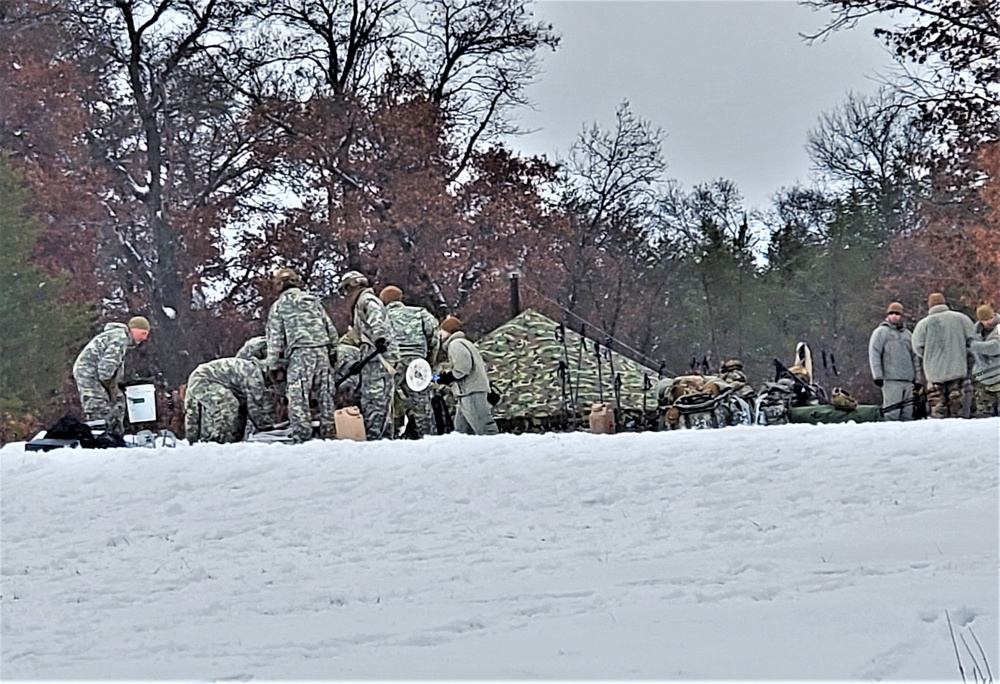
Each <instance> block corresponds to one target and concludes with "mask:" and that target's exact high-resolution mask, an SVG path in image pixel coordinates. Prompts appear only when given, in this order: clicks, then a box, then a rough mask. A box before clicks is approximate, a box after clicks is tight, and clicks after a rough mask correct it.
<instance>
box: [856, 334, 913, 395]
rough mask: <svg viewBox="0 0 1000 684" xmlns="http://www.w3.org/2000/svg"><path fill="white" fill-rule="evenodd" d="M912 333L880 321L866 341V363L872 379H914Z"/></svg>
mask: <svg viewBox="0 0 1000 684" xmlns="http://www.w3.org/2000/svg"><path fill="white" fill-rule="evenodd" d="M912 337H913V335H912V333H910V331H909V330H907V329H906V328H905V327H903V328H897V327H896V326H895V325H893V324H892V323H890V322H889V321H882V323H881V325H879V326H878V327H877V328H875V330H874V331H873V332H872V336H871V339H870V340H869V341H868V365H869V366H871V369H872V380H904V381H906V382H913V381H914V380H916V377H917V376H916V370H915V368H914V358H913V343H912Z"/></svg>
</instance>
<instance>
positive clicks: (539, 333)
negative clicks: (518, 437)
mask: <svg viewBox="0 0 1000 684" xmlns="http://www.w3.org/2000/svg"><path fill="white" fill-rule="evenodd" d="M558 328H559V324H558V323H557V322H556V321H553V320H552V319H551V318H549V317H548V316H545V315H543V314H541V313H538V312H537V311H535V310H533V309H526V310H524V311H522V312H521V313H520V314H518V315H517V316H515V317H514V318H512V319H511V320H509V321H507V322H506V323H504V324H503V325H501V326H500V327H498V328H497V329H496V330H493V331H492V332H490V333H489V334H487V335H485V336H484V337H482V338H480V339H479V340H478V341H477V342H476V345H477V346H478V347H479V351H480V352H481V353H482V355H483V360H484V361H486V364H487V366H488V370H489V374H490V379H491V380H492V381H493V383H494V385H496V386H497V388H498V389H499V390H500V391H501V392H502V393H503V399H502V400H501V402H500V403H499V404H498V405H497V406H496V407H494V410H493V414H494V416H495V417H496V418H497V419H500V420H511V419H517V418H527V419H557V420H558V419H559V418H560V417H561V416H562V415H564V414H563V408H564V406H563V398H564V396H566V398H567V399H568V402H569V404H570V406H567V407H566V408H567V409H569V410H570V411H571V410H572V408H573V406H574V405H575V407H576V410H577V415H578V416H586V415H588V414H589V413H590V407H591V406H592V405H593V404H597V403H600V402H601V401H602V398H603V402H604V403H606V404H610V405H611V406H613V407H614V406H616V404H615V392H614V376H613V375H612V368H614V374H615V375H619V376H620V377H621V406H622V409H624V410H627V411H633V412H639V413H641V412H642V410H643V397H645V400H646V401H645V407H646V409H647V410H649V411H652V410H655V409H656V395H655V393H654V391H653V387H654V386H655V385H656V381H657V380H658V379H659V376H658V374H657V372H656V371H655V370H653V369H652V368H649V367H648V366H644V365H642V364H640V363H637V362H636V361H633V360H632V359H630V358H627V357H625V356H623V355H621V354H619V353H618V352H616V351H612V352H610V357H611V358H610V361H609V359H608V357H607V354H606V352H605V349H604V345H603V343H602V344H601V345H600V348H601V354H600V380H599V378H598V357H597V355H595V354H594V343H595V342H596V341H597V340H595V339H594V338H591V337H589V336H586V334H585V335H584V336H582V337H581V335H580V333H578V332H576V331H573V330H570V329H568V328H567V329H566V330H565V345H564V344H563V342H561V341H560V340H559V339H558V337H557V330H558ZM581 340H582V343H581ZM560 361H563V363H564V365H565V368H566V373H565V380H566V392H565V395H564V393H563V383H562V380H561V378H560V372H559V367H560ZM644 376H645V377H646V378H648V385H649V389H648V390H647V391H643V384H644V380H643V378H644ZM602 388H603V392H602Z"/></svg>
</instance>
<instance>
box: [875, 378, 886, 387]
mask: <svg viewBox="0 0 1000 684" xmlns="http://www.w3.org/2000/svg"><path fill="white" fill-rule="evenodd" d="M872 382H874V383H875V386H876V387H881V386H882V383H884V382H885V381H884V380H883V379H882V378H876V379H875V380H873V381H872Z"/></svg>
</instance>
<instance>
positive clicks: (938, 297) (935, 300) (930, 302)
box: [927, 292, 947, 309]
mask: <svg viewBox="0 0 1000 684" xmlns="http://www.w3.org/2000/svg"><path fill="white" fill-rule="evenodd" d="M939 304H947V302H946V301H945V299H944V295H943V294H941V293H940V292H932V293H931V296H930V297H928V298H927V308H928V309H929V308H930V307H932V306H938V305H939Z"/></svg>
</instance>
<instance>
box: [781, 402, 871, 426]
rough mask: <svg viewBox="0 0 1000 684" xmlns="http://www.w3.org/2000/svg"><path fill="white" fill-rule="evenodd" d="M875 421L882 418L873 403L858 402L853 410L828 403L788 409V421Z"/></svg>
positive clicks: (814, 423)
mask: <svg viewBox="0 0 1000 684" xmlns="http://www.w3.org/2000/svg"><path fill="white" fill-rule="evenodd" d="M851 420H853V421H854V422H855V423H876V422H878V421H880V420H882V412H881V410H880V407H879V406H877V405H875V404H858V406H857V408H855V409H854V410H853V411H843V410H841V409H839V408H836V407H834V406H830V405H829V404H817V405H815V406H796V407H794V408H791V409H789V411H788V422H789V423H812V424H813V425H816V424H818V423H846V422H848V421H851Z"/></svg>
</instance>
